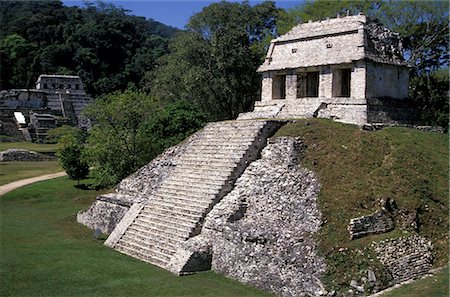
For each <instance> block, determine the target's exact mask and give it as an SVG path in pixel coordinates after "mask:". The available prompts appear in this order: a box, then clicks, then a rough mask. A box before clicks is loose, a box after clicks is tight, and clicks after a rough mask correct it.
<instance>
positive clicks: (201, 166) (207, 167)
mask: <svg viewBox="0 0 450 297" xmlns="http://www.w3.org/2000/svg"><path fill="white" fill-rule="evenodd" d="M236 165H237V164H220V163H215V162H211V163H200V162H196V161H189V160H183V162H181V163H180V164H179V165H178V166H177V169H178V168H190V169H197V170H201V171H215V170H221V171H229V172H230V173H231V172H232V171H233V169H234V167H236Z"/></svg>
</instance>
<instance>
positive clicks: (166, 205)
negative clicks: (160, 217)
mask: <svg viewBox="0 0 450 297" xmlns="http://www.w3.org/2000/svg"><path fill="white" fill-rule="evenodd" d="M151 203H152V205H153V206H154V208H158V209H167V210H174V211H176V212H179V213H189V214H193V215H197V216H203V213H204V212H205V210H206V207H205V208H204V209H198V208H195V207H193V206H190V205H188V204H185V205H184V206H175V205H173V204H171V203H170V202H164V201H161V200H158V201H154V200H152V202H151Z"/></svg>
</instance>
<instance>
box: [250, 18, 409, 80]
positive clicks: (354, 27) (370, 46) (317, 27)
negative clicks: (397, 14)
mask: <svg viewBox="0 0 450 297" xmlns="http://www.w3.org/2000/svg"><path fill="white" fill-rule="evenodd" d="M363 59H369V60H372V61H374V62H377V63H386V64H395V65H403V66H404V65H406V63H405V62H404V60H403V57H402V45H401V40H400V37H399V35H398V34H397V33H394V32H392V31H390V30H388V29H387V28H385V27H384V26H383V25H381V24H380V23H379V22H378V21H377V20H375V19H371V18H369V17H367V16H365V15H362V14H359V15H354V16H346V17H338V18H334V19H327V20H323V21H317V22H308V23H303V24H299V25H297V26H295V27H294V28H292V29H291V30H290V31H289V32H287V33H286V34H284V35H281V36H279V37H278V38H275V39H273V40H272V41H271V44H270V47H269V50H268V52H267V56H266V60H265V62H264V63H263V64H262V65H261V66H260V67H259V69H258V72H264V71H270V70H283V69H294V68H301V67H311V66H321V65H335V64H344V63H351V62H352V61H358V60H363Z"/></svg>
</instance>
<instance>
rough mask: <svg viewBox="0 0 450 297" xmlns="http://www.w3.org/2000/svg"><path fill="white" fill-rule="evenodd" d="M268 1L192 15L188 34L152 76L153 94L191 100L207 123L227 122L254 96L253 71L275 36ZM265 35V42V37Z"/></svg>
mask: <svg viewBox="0 0 450 297" xmlns="http://www.w3.org/2000/svg"><path fill="white" fill-rule="evenodd" d="M278 14H279V10H278V9H277V8H276V7H275V5H274V3H273V2H264V3H262V4H258V5H255V6H253V7H252V6H250V4H249V3H248V2H244V3H230V2H220V3H214V4H211V5H209V6H208V7H206V8H204V9H203V10H202V11H201V12H200V13H198V14H196V15H194V16H192V17H191V19H190V21H189V23H188V25H187V31H186V32H182V33H180V34H178V35H177V36H176V38H175V39H174V40H172V41H171V42H170V44H169V49H170V52H171V53H170V54H169V55H168V56H167V57H165V58H164V59H163V61H162V62H163V66H162V67H161V68H160V69H158V71H157V72H156V74H155V85H154V90H153V91H154V92H156V94H157V95H158V96H161V97H163V98H165V99H166V100H171V101H175V100H179V99H186V100H188V101H192V102H195V103H196V104H198V105H199V106H201V107H202V109H203V110H204V111H205V112H208V113H209V117H210V119H213V120H216V119H232V118H235V117H236V116H237V115H238V113H239V112H242V111H246V110H249V109H250V108H251V107H252V104H253V102H254V101H255V100H256V99H257V98H258V96H259V89H260V83H259V80H260V78H259V75H258V74H257V73H256V69H257V68H258V66H259V65H260V63H261V62H262V57H264V44H265V42H267V40H268V39H270V37H272V36H273V35H274V34H275V23H276V20H277V19H278ZM267 37H269V38H267Z"/></svg>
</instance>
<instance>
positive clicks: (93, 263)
mask: <svg viewBox="0 0 450 297" xmlns="http://www.w3.org/2000/svg"><path fill="white" fill-rule="evenodd" d="M75 184H76V182H74V181H70V180H69V179H68V178H59V179H55V180H49V181H45V182H40V183H36V184H33V185H29V186H26V187H23V188H20V189H17V190H15V191H13V192H10V193H8V194H6V195H5V196H2V197H1V198H0V214H1V215H0V252H1V258H0V290H1V291H0V295H1V296H15V297H19V296H27V297H30V296H58V297H61V296H83V297H85V296H233V297H234V296H272V295H270V294H268V293H264V292H261V291H260V290H257V289H254V288H251V287H247V286H245V285H242V284H240V283H238V282H237V281H234V280H230V279H227V278H225V277H223V276H221V275H218V274H216V273H214V272H211V271H209V272H204V273H199V274H196V275H192V276H184V277H177V276H175V275H172V274H171V273H169V272H167V271H165V270H163V269H160V268H157V267H155V266H152V265H149V264H146V263H144V262H141V261H139V260H136V259H134V258H131V257H128V256H125V255H122V254H120V253H118V252H116V251H114V250H112V249H110V248H107V247H105V246H104V245H103V241H102V240H95V239H93V237H92V235H93V231H92V230H90V229H88V228H86V227H84V226H82V225H80V224H78V223H77V222H76V213H77V212H78V211H79V210H81V209H83V208H86V207H88V206H89V205H90V204H91V203H92V202H93V200H94V198H95V196H96V195H99V194H100V192H95V191H92V190H80V189H77V188H75V187H74V185H75Z"/></svg>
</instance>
